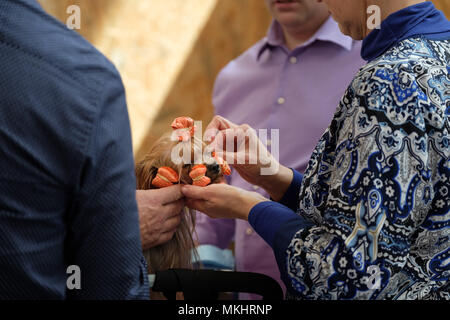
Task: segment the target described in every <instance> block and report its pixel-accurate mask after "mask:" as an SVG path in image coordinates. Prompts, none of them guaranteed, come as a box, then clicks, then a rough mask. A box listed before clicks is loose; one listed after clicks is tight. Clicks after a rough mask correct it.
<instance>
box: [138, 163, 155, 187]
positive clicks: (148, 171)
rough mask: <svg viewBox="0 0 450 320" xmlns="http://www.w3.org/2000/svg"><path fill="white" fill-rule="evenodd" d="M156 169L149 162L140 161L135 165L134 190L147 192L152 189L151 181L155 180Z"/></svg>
mask: <svg viewBox="0 0 450 320" xmlns="http://www.w3.org/2000/svg"><path fill="white" fill-rule="evenodd" d="M157 172H158V168H156V167H155V166H153V165H152V164H151V163H150V162H147V161H142V162H139V163H138V164H136V168H135V173H136V189H137V190H147V189H151V188H152V180H153V178H155V176H156V173H157Z"/></svg>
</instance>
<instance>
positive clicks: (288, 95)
mask: <svg viewBox="0 0 450 320" xmlns="http://www.w3.org/2000/svg"><path fill="white" fill-rule="evenodd" d="M360 49H361V43H360V42H358V41H354V40H352V39H351V38H349V37H347V36H344V35H343V34H342V33H341V32H340V30H339V27H338V25H337V24H336V22H335V21H334V20H332V18H329V19H328V20H327V21H326V22H325V23H324V24H323V25H322V26H321V27H320V29H319V30H318V31H317V32H316V34H315V35H314V36H313V37H311V39H309V41H307V42H305V43H304V44H302V45H301V46H299V47H297V48H296V49H294V50H293V51H290V50H289V49H288V48H287V47H286V46H285V45H284V36H283V33H282V30H281V26H280V25H279V24H278V23H277V22H276V21H274V22H273V23H272V25H271V26H270V29H269V32H268V35H267V37H265V38H264V39H262V40H261V41H259V42H258V43H256V44H255V45H254V46H253V47H251V48H250V49H249V50H247V51H246V52H245V53H243V54H242V55H241V56H240V57H238V58H237V59H235V60H233V61H232V62H230V63H229V64H228V65H227V66H226V67H225V68H224V69H223V70H222V71H221V72H220V74H219V76H218V77H217V80H216V84H215V88H214V95H213V104H214V107H215V113H216V114H218V115H221V116H223V117H225V118H227V119H230V120H231V121H233V122H234V123H237V124H243V123H248V124H249V125H250V126H252V127H253V128H255V129H267V130H268V132H269V137H268V138H269V139H268V143H267V145H268V147H269V150H270V149H271V145H272V148H273V147H274V144H275V143H276V141H271V140H270V129H279V157H280V159H279V160H280V162H281V163H283V164H284V165H286V166H288V167H291V168H294V169H296V170H298V171H299V172H303V171H304V170H305V168H306V166H307V163H308V161H309V159H310V156H311V153H312V151H313V149H314V147H315V146H316V144H317V142H318V140H319V138H320V137H321V136H322V134H323V132H324V131H325V129H326V128H327V127H328V125H329V124H330V122H331V119H332V118H333V114H334V112H335V110H336V108H337V106H338V103H339V101H340V99H341V98H342V96H343V94H344V91H345V89H346V87H347V85H348V83H349V82H350V81H351V80H352V79H353V77H354V76H355V74H356V72H357V71H358V70H359V68H360V67H362V66H363V65H364V61H363V60H362V59H361V57H360ZM323 92H327V94H323ZM229 183H230V184H232V185H234V186H237V187H240V188H243V189H247V190H251V191H257V192H260V193H261V194H263V195H265V196H268V195H267V194H266V193H265V192H264V191H263V190H261V189H258V188H257V187H255V186H252V185H250V184H249V183H247V182H246V181H244V180H243V179H242V178H241V177H240V176H239V175H238V174H237V173H236V172H234V173H233V174H232V175H231V177H230V179H229ZM197 219H198V220H197V227H196V231H197V234H198V240H199V243H200V244H211V245H215V246H217V247H220V248H222V249H225V248H227V247H228V246H229V245H230V243H231V242H232V241H233V240H234V242H235V257H236V270H237V271H246V272H258V273H263V274H266V275H268V276H271V277H272V278H274V279H276V280H277V281H278V282H279V283H280V285H281V286H282V287H283V289H285V287H284V284H283V283H282V281H281V279H280V272H279V270H278V267H277V263H276V260H275V257H274V253H273V250H272V248H271V247H270V246H269V245H268V244H267V243H266V242H265V241H264V240H263V239H262V238H261V237H260V236H259V235H258V234H256V232H255V231H254V230H253V229H252V227H251V226H250V224H249V223H248V222H246V221H242V220H236V221H235V220H230V219H214V220H213V219H210V218H209V217H207V216H206V215H203V214H198V217H197ZM241 298H243V299H257V298H259V297H258V296H255V295H246V294H244V295H241Z"/></svg>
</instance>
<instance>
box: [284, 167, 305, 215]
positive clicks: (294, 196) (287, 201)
mask: <svg viewBox="0 0 450 320" xmlns="http://www.w3.org/2000/svg"><path fill="white" fill-rule="evenodd" d="M291 170H292V172H293V173H294V178H293V179H292V182H291V185H290V186H289V188H288V189H287V191H286V193H285V194H284V196H283V198H282V199H281V200H280V201H278V202H279V203H281V204H282V205H285V206H286V207H288V208H289V209H291V210H293V211H297V208H298V204H299V201H300V199H299V196H300V187H301V186H302V181H303V175H302V174H301V173H300V172H298V171H297V170H294V169H292V168H291Z"/></svg>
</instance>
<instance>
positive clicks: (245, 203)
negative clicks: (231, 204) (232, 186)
mask: <svg viewBox="0 0 450 320" xmlns="http://www.w3.org/2000/svg"><path fill="white" fill-rule="evenodd" d="M265 201H268V199H266V198H264V197H263V196H262V195H260V194H259V193H256V192H248V193H246V194H245V195H242V201H241V204H242V206H241V210H239V211H240V212H239V214H238V218H239V219H242V220H246V221H248V216H249V214H250V211H251V210H252V209H253V207H254V206H256V205H257V204H258V203H261V202H265Z"/></svg>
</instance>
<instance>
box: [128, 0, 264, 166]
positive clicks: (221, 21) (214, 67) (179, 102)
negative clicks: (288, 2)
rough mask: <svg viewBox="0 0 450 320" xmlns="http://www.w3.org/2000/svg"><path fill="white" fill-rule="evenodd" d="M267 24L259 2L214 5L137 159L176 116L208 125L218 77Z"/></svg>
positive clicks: (227, 1) (244, 0) (237, 0)
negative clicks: (183, 116)
mask: <svg viewBox="0 0 450 320" xmlns="http://www.w3.org/2000/svg"><path fill="white" fill-rule="evenodd" d="M270 21H271V17H270V15H269V13H268V10H267V8H266V7H265V5H264V1H262V0H221V1H219V2H218V3H217V5H216V7H215V9H214V11H213V12H212V14H211V16H210V18H209V20H208V22H207V24H206V25H205V27H204V28H203V31H202V33H201V34H200V35H199V38H198V40H197V42H196V43H195V45H194V47H193V51H192V52H191V54H190V55H189V57H188V58H187V59H186V62H185V64H184V67H183V69H182V70H181V72H180V74H179V76H178V78H177V79H176V80H175V81H174V82H173V86H172V88H171V89H170V91H169V94H168V96H167V97H166V99H165V101H164V102H163V104H162V106H161V108H160V110H159V113H158V115H157V116H156V117H155V120H154V121H153V123H152V124H151V125H150V126H149V128H148V132H147V135H146V137H145V138H144V139H143V140H142V144H141V145H140V147H139V148H138V149H137V152H136V154H135V155H136V159H140V158H141V157H142V156H144V155H145V153H146V152H147V151H148V149H149V148H150V146H151V145H152V144H153V142H154V141H155V140H156V139H158V138H159V137H160V136H161V135H162V134H163V133H165V132H167V131H170V123H171V122H172V120H173V119H174V118H175V117H178V116H182V115H186V116H191V117H192V118H194V119H195V120H201V121H203V124H204V126H206V125H207V123H208V122H209V121H210V120H211V118H212V115H213V108H212V91H213V86H214V81H215V78H216V76H217V74H218V73H219V71H220V70H221V69H222V68H223V67H224V66H225V65H226V64H227V63H228V62H230V61H231V60H232V59H234V58H236V57H237V56H239V55H240V54H241V53H243V52H244V51H245V50H246V49H248V48H249V47H250V46H252V45H253V44H254V43H255V42H256V41H258V40H260V39H261V38H262V37H264V36H265V34H266V33H267V29H268V27H269V25H270ZM204 129H205V127H203V130H204Z"/></svg>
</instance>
